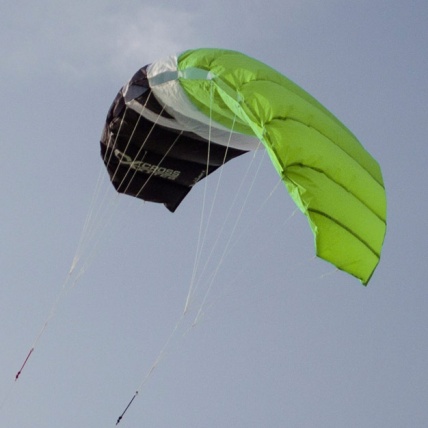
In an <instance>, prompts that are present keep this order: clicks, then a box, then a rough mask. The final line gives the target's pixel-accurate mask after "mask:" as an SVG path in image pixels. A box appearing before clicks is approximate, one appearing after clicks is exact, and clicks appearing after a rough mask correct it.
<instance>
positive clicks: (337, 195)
mask: <svg viewBox="0 0 428 428" xmlns="http://www.w3.org/2000/svg"><path fill="white" fill-rule="evenodd" d="M258 141H261V142H262V143H263V145H264V146H265V148H266V150H267V151H268V153H269V156H270V158H271V160H272V163H273V165H274V166H275V168H276V170H277V172H278V174H279V175H280V177H281V179H282V181H283V182H284V184H285V186H286V187H287V189H288V192H289V194H290V195H291V197H292V198H293V200H294V201H295V203H296V204H297V206H298V207H299V208H300V210H301V211H302V212H303V213H304V214H305V215H306V216H307V218H308V221H309V225H310V227H311V229H312V231H313V233H314V237H315V246H316V254H317V256H319V257H321V258H323V259H325V260H327V261H329V262H331V263H333V264H334V265H335V266H337V268H338V269H341V270H343V271H345V272H348V273H350V274H351V275H354V276H355V277H357V278H358V279H360V280H361V282H362V283H363V284H367V283H368V281H369V279H370V278H371V276H372V274H373V272H374V270H375V268H376V266H377V264H378V263H379V259H380V254H381V249H382V244H383V240H384V236H385V231H386V195H385V188H384V184H383V179H382V173H381V170H380V167H379V165H378V163H377V162H376V161H375V160H374V159H373V158H372V157H371V155H370V154H369V153H368V152H367V151H366V150H365V149H364V148H363V146H362V145H361V144H360V143H359V141H358V140H357V139H356V137H355V136H354V135H353V134H352V133H351V132H350V131H349V130H348V129H347V128H346V127H345V126H344V125H343V124H342V123H341V122H340V121H339V120H338V119H337V118H336V117H335V116H334V115H333V114H331V113H330V112H329V111H328V110H327V109H326V108H325V107H323V106H322V105H321V104H320V103H319V102H318V101H316V100H315V99H314V98H313V97H312V96H310V95H309V94H308V93H307V92H305V91H304V90H303V89H301V88H300V87H298V86H297V85H296V84H294V83H293V82H291V81H290V80H289V79H287V78H286V77H284V76H283V75H281V74H280V73H279V72H277V71H275V70H274V69H272V68H271V67H269V66H267V65H265V64H263V63H261V62H259V61H257V60H255V59H253V58H250V57H248V56H246V55H243V54H241V53H239V52H235V51H229V50H220V49H197V50H189V51H186V52H184V53H182V54H181V55H179V56H171V57H169V58H167V59H164V60H162V61H157V62H155V63H153V64H150V65H148V66H146V67H144V68H142V69H141V70H139V71H138V72H137V73H136V75H135V76H134V77H133V78H132V79H131V81H130V82H129V83H128V84H127V85H126V86H124V87H123V88H122V90H121V92H120V93H119V94H118V96H117V97H116V99H115V102H114V103H113V105H112V107H111V109H110V111H109V115H108V117H107V123H106V126H105V128H104V133H103V137H102V140H101V149H102V150H101V152H102V156H103V159H104V162H105V164H106V166H107V168H108V170H109V173H110V176H111V179H112V182H113V184H114V185H115V187H116V189H117V190H118V191H119V192H123V193H128V194H131V195H133V196H137V197H140V198H142V199H146V200H150V201H155V202H162V203H164V204H165V205H166V206H167V208H168V209H170V210H171V211H174V210H175V209H176V208H177V207H178V205H179V204H180V202H181V201H182V199H183V198H184V197H185V196H186V194H187V193H188V191H189V190H190V189H191V188H192V186H193V185H195V184H196V183H197V182H198V181H199V180H200V179H202V178H203V177H205V176H206V175H207V174H209V173H211V172H212V171H214V170H215V169H216V168H218V167H219V166H221V165H222V164H224V163H225V162H227V161H228V160H230V159H232V158H234V157H236V156H239V155H241V154H243V153H245V152H247V151H249V150H254V149H256V148H257V145H258ZM208 150H209V153H208ZM130 170H132V174H129V171H130Z"/></svg>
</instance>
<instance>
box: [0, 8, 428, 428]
mask: <svg viewBox="0 0 428 428" xmlns="http://www.w3.org/2000/svg"><path fill="white" fill-rule="evenodd" d="M1 10H2V12H1V14H0V40H1V43H0V57H1V61H0V77H1V79H0V91H1V92H0V93H1V97H0V103H1V115H0V160H1V165H2V168H1V170H0V177H1V189H2V204H1V209H0V221H1V227H0V293H1V294H0V341H1V350H0V368H1V369H0V412H1V414H0V420H1V421H2V425H3V426H5V427H8V428H15V427H16V428H27V427H29V428H30V427H31V428H34V427H46V428H50V427H61V428H67V427H71V426H73V427H75V426H81V427H100V426H103V427H108V426H112V427H113V426H115V423H116V421H117V418H118V417H119V416H120V415H121V414H122V412H123V411H124V410H125V408H126V406H127V404H128V403H129V401H130V400H131V399H132V397H133V396H134V393H135V392H136V391H137V390H138V392H139V393H138V395H137V397H136V398H135V400H134V401H133V402H132V405H131V406H130V407H129V409H128V411H127V412H126V414H125V415H124V417H123V419H122V420H121V422H120V425H119V426H123V427H140V426H144V427H153V428H163V427H186V428H189V427H198V428H199V427H207V428H211V427H216V428H217V427H234V428H240V427H245V428H248V427H270V428H277V427H293V428H294V427H296V428H308V427H310V428H312V427H328V428H333V427H351V428H354V427H355V428H360V427H364V428H371V427H376V428H377V427H386V426H387V427H391V428H396V427H397V428H399V427H413V428H419V427H420V428H422V427H426V426H428V409H427V406H426V403H427V401H428V367H427V361H428V329H427V327H426V326H427V325H428V292H427V286H426V271H427V268H426V253H427V250H428V237H427V235H428V227H427V222H426V212H427V211H428V197H427V190H426V183H427V182H428V169H427V167H426V160H427V158H428V149H427V148H426V142H427V135H428V109H427V107H426V99H427V98H428V56H427V54H426V49H427V43H428V27H427V25H426V23H427V20H428V3H427V2H426V1H425V0H412V1H409V2H403V1H396V0H388V1H387V0H360V1H358V2H348V1H340V0H325V1H323V2H320V1H316V0H301V1H298V0H272V1H270V2H268V3H266V2H255V1H252V0H245V1H244V0H242V1H237V0H227V1H226V0H217V1H216V2H212V1H208V2H201V1H195V0H185V1H181V2H177V1H170V0H164V1H158V2H156V3H154V2H147V1H145V0H140V1H136V0H122V1H120V2H112V1H105V0H103V1H101V0H92V1H91V2H87V1H81V0H75V1H73V2H66V3H64V2H57V1H49V0H41V1H39V2H30V1H28V0H14V1H11V0H2V3H1ZM198 47H221V48H229V49H235V50H238V51H241V52H243V53H246V54H248V55H250V56H253V57H255V58H257V59H259V60H261V61H263V62H266V63H267V64H269V65H271V66H272V67H274V68H276V69H277V70H279V71H280V72H281V73H283V74H285V75H286V76H288V77H289V78H290V79H292V80H293V81H294V82H296V83H297V84H299V85H300V86H302V87H303V88H304V89H306V90H307V91H308V92H310V93H311V94H312V95H313V96H314V97H315V98H317V99H318V100H319V101H320V102H321V103H322V104H324V105H325V106H326V107H327V108H328V109H329V110H330V111H332V112H333V113H334V114H335V115H336V116H337V117H338V118H339V119H340V120H341V121H342V122H343V123H344V124H345V125H346V126H347V127H348V128H349V129H350V130H351V131H352V132H353V133H354V134H355V135H356V136H357V137H358V138H359V140H360V141H361V142H362V144H363V145H364V146H365V148H366V149H367V150H368V151H369V152H370V153H371V154H372V155H373V156H374V157H375V158H376V159H377V160H378V161H379V163H380V165H381V168H382V172H383V176H384V180H385V185H386V189H387V198H388V229H387V235H386V239H385V244H384V249H383V253H382V259H381V262H380V264H379V266H378V268H377V270H376V272H375V274H374V275H373V277H372V279H371V281H370V283H369V285H368V287H364V286H362V285H361V284H360V283H359V282H358V281H357V280H356V279H355V278H353V277H351V276H349V275H347V274H345V273H343V272H338V271H336V270H335V269H334V267H333V266H332V265H330V264H328V263H326V262H324V261H321V260H319V259H317V258H315V257H314V248H313V237H312V233H311V231H310V229H309V227H308V224H307V221H306V219H305V217H304V216H303V215H302V214H301V213H300V212H296V211H295V206H294V205H293V202H292V200H291V198H290V197H289V196H288V195H287V192H286V190H285V188H283V186H282V185H280V186H278V177H277V175H276V172H275V170H274V168H273V167H272V165H271V164H270V161H269V159H268V158H267V156H266V155H265V153H264V152H263V151H259V152H258V153H256V154H255V155H252V154H249V155H246V156H243V157H241V158H239V159H236V160H234V161H231V162H230V163H228V164H227V165H226V166H225V167H224V168H223V169H222V170H223V172H222V173H221V174H219V173H216V174H213V177H212V180H208V181H207V184H206V185H205V184H203V182H201V183H199V184H198V185H197V186H195V188H194V189H193V190H192V192H191V193H190V194H189V196H188V197H187V198H186V199H185V200H184V202H183V203H182V205H181V206H180V207H179V209H178V210H177V211H176V213H174V214H171V213H169V212H168V211H167V210H166V209H165V208H164V207H162V206H160V205H156V204H149V203H147V204H143V203H141V201H138V200H136V199H132V198H129V197H126V196H123V195H121V196H118V195H117V194H116V193H115V192H114V190H113V188H112V186H110V184H109V183H108V180H107V174H106V172H105V171H104V169H103V166H102V161H101V158H100V155H99V139H100V135H101V131H102V128H103V126H104V121H105V117H106V113H107V110H108V108H109V106H110V104H111V102H112V100H113V98H114V96H115V95H116V93H117V91H118V89H119V88H120V87H121V86H122V85H123V84H124V83H125V82H126V81H127V80H128V79H129V78H130V77H131V76H132V75H133V74H134V72H135V71H136V70H138V68H140V67H142V66H144V65H146V64H148V63H150V62H152V61H154V60H157V59H159V58H163V57H165V56H167V55H170V54H173V53H177V52H181V51H183V50H186V49H192V48H198ZM99 180H101V181H99ZM99 182H100V183H101V184H100V187H97V183H99ZM218 182H220V185H218V190H216V189H217V183H218ZM99 189H102V190H99ZM99 195H104V196H105V199H101V201H102V203H101V202H100V199H98V196H99ZM204 201H206V203H205V204H204ZM104 202H105V203H104ZM205 205H206V207H211V205H213V208H212V215H211V216H210V217H209V218H210V221H209V224H208V227H207V229H205V227H202V228H201V224H202V225H203V226H204V223H201V218H202V222H205V223H208V220H207V215H206V214H205V217H204V216H203V209H202V207H203V206H205ZM97 208H99V209H101V210H102V211H101V214H103V215H102V216H100V217H97V216H93V217H91V219H93V218H95V221H94V224H92V223H91V226H90V227H89V228H86V227H84V226H85V225H86V224H88V223H86V222H85V219H86V218H88V217H87V216H88V213H89V214H91V213H92V214H94V213H98V212H99V211H97ZM207 211H208V208H207V209H206V212H207ZM228 213H230V214H228ZM200 230H203V233H202V234H201V233H200ZM205 230H206V232H205ZM81 239H84V241H81ZM79 242H84V243H87V245H88V246H83V247H82V246H80V245H79ZM202 244H203V245H202ZM200 248H201V251H200V253H199V252H198V251H199V249H200ZM77 256H78V257H79V259H78V260H77ZM74 261H76V263H74ZM196 268H197V269H198V270H197V275H196V276H197V278H200V280H199V281H197V282H196V285H197V289H196V293H195V296H196V297H195V300H194V301H192V305H191V307H190V310H189V311H188V312H184V307H185V303H186V298H187V296H188V293H189V288H190V286H191V284H194V283H193V282H192V277H193V272H194V270H195V269H196ZM72 275H73V276H72ZM199 275H201V276H199ZM33 347H34V351H33V352H32V353H31V355H30V357H29V359H28V361H27V364H26V365H25V367H24V369H23V370H22V372H21V375H20V377H19V379H18V380H17V381H16V382H15V380H14V379H15V375H16V373H17V372H18V371H19V369H20V367H21V366H22V364H23V363H24V361H25V358H26V357H27V355H28V353H29V352H30V350H31V349H32V348H33Z"/></svg>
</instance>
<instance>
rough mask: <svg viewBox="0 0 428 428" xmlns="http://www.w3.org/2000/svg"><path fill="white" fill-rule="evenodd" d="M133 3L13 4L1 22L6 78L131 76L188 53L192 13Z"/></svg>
mask: <svg viewBox="0 0 428 428" xmlns="http://www.w3.org/2000/svg"><path fill="white" fill-rule="evenodd" d="M128 3H131V6H133V7H127V8H126V7H120V8H118V7H116V8H114V7H112V4H111V3H110V4H106V3H105V2H99V1H94V2H91V3H90V4H88V2H83V1H79V0H77V1H76V2H72V3H62V4H59V3H56V2H53V1H50V0H45V1H44V2H43V4H40V3H37V4H34V5H31V4H29V5H27V6H26V7H25V8H22V5H19V4H15V3H12V2H11V3H10V7H9V8H8V9H7V14H6V15H4V16H3V17H2V18H1V22H0V24H1V29H0V37H1V38H2V40H3V41H6V44H5V45H4V46H3V47H2V48H1V50H0V54H1V55H2V63H3V65H2V66H1V68H2V72H3V74H4V73H6V74H7V75H9V76H11V75H19V76H21V77H22V76H29V75H30V74H31V75H34V74H41V75H43V76H49V75H50V73H51V74H56V73H58V72H59V73H61V74H63V75H65V76H66V77H67V78H70V79H86V78H92V77H94V76H96V75H98V74H99V73H112V74H120V75H122V74H123V73H124V72H125V71H126V73H127V75H129V71H130V70H133V69H135V68H138V67H140V66H142V65H145V64H147V63H148V62H150V61H152V60H154V59H157V58H159V56H164V55H167V54H170V53H172V52H175V51H180V50H183V49H185V48H186V47H187V45H188V44H189V42H190V40H191V39H192V35H193V31H192V22H193V16H192V14H191V13H190V12H187V11H186V10H184V9H183V8H182V7H180V6H176V5H168V6H162V4H157V5H154V6H145V5H144V4H141V2H138V3H137V2H134V3H133V2H132V1H130V2H128ZM132 3H133V4H132ZM128 6H129V4H128ZM3 24H4V25H3Z"/></svg>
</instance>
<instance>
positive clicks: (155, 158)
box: [101, 68, 246, 212]
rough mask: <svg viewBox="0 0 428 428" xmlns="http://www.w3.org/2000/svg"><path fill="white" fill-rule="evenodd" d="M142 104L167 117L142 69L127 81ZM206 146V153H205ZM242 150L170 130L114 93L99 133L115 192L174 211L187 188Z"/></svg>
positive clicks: (135, 97) (129, 92)
mask: <svg viewBox="0 0 428 428" xmlns="http://www.w3.org/2000/svg"><path fill="white" fill-rule="evenodd" d="M130 97H131V98H132V99H136V100H138V101H139V102H140V103H141V104H143V105H145V106H146V108H148V109H149V110H151V111H152V112H155V113H157V114H160V115H162V116H164V117H170V116H169V115H168V113H167V112H165V111H164V110H163V109H162V106H161V105H160V104H159V103H158V102H157V100H156V98H155V97H154V96H153V94H152V93H151V90H150V88H149V85H148V81H147V75H146V70H145V68H143V69H140V70H139V71H138V72H137V73H136V74H135V75H134V76H133V78H132V79H131V82H130V87H129V88H128V91H127V100H128V99H129V98H130ZM208 150H209V157H208ZM243 153H246V152H245V151H243V150H237V149H233V148H228V149H227V148H226V147H224V146H221V145H218V144H214V143H210V144H208V141H206V140H205V139H203V138H202V137H200V136H198V135H196V134H193V133H190V132H183V133H180V132H179V131H175V130H171V129H169V128H165V127H162V126H160V125H154V124H153V122H151V121H149V120H147V119H145V118H144V117H142V116H140V115H139V114H138V113H137V112H135V111H133V110H131V109H126V108H125V100H124V98H123V95H122V93H121V92H119V93H118V95H117V96H116V98H115V100H114V101H113V104H112V106H111V107H110V110H109V112H108V115H107V120H106V124H105V127H104V130H103V134H102V137H101V156H102V158H103V161H104V163H105V165H106V167H107V170H108V172H109V175H110V178H111V180H112V183H113V185H114V187H115V188H116V190H117V191H118V192H120V193H125V194H127V195H131V196H135V197H138V198H140V199H144V200H146V201H151V202H159V203H163V204H165V206H166V207H167V208H168V209H169V210H170V211H171V212H174V211H175V210H176V209H177V207H178V206H179V204H180V203H181V201H182V200H183V199H184V198H185V196H186V195H187V193H188V192H189V191H190V190H191V188H192V187H193V186H194V185H195V184H196V183H197V182H198V181H199V180H201V179H202V178H203V177H205V176H206V173H207V159H209V165H208V174H210V173H212V172H213V171H215V170H216V169H217V168H218V167H219V166H221V165H223V163H225V162H227V161H229V160H230V159H233V158H235V157H237V156H239V155H241V154H243Z"/></svg>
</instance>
